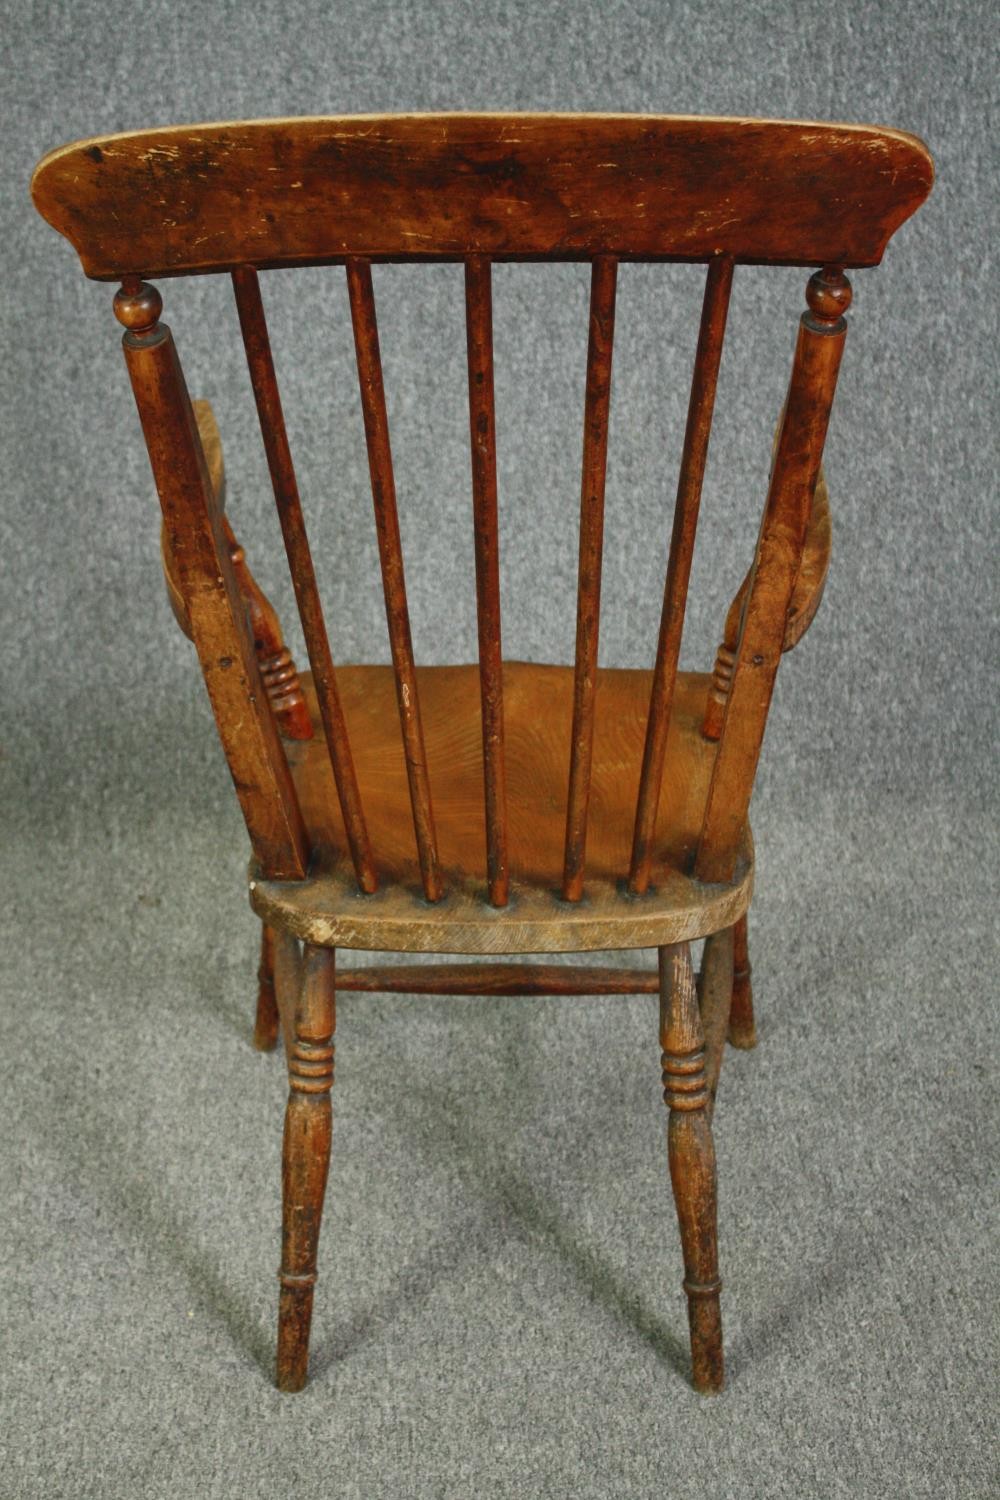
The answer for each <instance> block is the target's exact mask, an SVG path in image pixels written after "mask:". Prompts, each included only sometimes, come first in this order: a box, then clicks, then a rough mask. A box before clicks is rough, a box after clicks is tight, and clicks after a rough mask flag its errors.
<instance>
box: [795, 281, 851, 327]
mask: <svg viewBox="0 0 1000 1500" xmlns="http://www.w3.org/2000/svg"><path fill="white" fill-rule="evenodd" d="M853 295H854V293H853V291H852V290H851V283H850V282H849V281H848V279H847V277H846V276H845V275H844V273H843V271H841V270H840V268H839V267H838V266H824V267H823V269H822V271H816V272H815V273H814V274H813V275H812V276H810V278H809V284H808V286H807V287H806V301H807V302H808V304H809V311H810V312H811V313H812V315H813V317H814V318H815V319H816V320H817V322H819V323H824V324H829V325H830V326H833V325H835V324H837V323H839V322H840V319H841V318H842V317H843V316H844V313H845V312H846V311H847V309H848V308H849V307H850V305H851V298H852V297H853Z"/></svg>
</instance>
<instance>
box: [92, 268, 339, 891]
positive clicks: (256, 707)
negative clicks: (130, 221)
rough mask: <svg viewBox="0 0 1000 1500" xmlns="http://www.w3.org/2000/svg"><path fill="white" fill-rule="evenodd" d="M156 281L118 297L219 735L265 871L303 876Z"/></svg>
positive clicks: (294, 819)
mask: <svg viewBox="0 0 1000 1500" xmlns="http://www.w3.org/2000/svg"><path fill="white" fill-rule="evenodd" d="M160 305H161V304H160V298H159V294H158V293H157V292H156V291H155V289H154V288H152V287H148V286H141V285H130V286H129V287H128V288H123V289H122V291H120V292H119V293H118V296H117V297H116V299H115V311H116V313H117V315H118V318H119V321H121V322H122V323H123V324H124V325H125V329H126V331H125V334H124V336H123V338H122V348H123V350H124V353H125V363H126V365H127V366H128V372H129V378H130V380H131V382H132V391H133V394H134V395H135V402H136V406H137V407H138V410H139V418H140V420H141V422H142V430H143V436H144V437H145V439H146V447H147V450H148V453H149V461H150V465H151V467H152V470H153V477H154V479H155V481H156V488H157V493H158V495H159V497H160V506H161V509H162V512H163V521H164V525H165V526H166V529H167V537H168V545H169V549H170V553H171V555H172V557H173V558H174V560H175V563H176V578H177V585H178V588H179V590H180V594H181V597H182V599H183V602H184V610H185V615H186V617H187V619H188V620H189V621H190V625H191V634H192V639H193V640H194V644H195V649H196V651H197V653H198V659H199V661H200V663H201V669H202V674H203V676H204V679H205V686H206V688H207V689H208V695H209V698H210V700H211V703H212V709H213V712H214V714H215V721H216V725H217V728H218V731H219V738H220V740H221V741H222V747H223V750H224V751H225V755H226V760H227V762H228V764H229V770H230V773H231V775H232V778H233V785H234V786H235V788H236V795H237V797H238V798H239V801H240V806H241V808H242V810H243V816H244V819H245V821H246V825H247V831H248V832H249V834H250V842H251V845H252V847H253V850H254V854H255V856H256V858H257V860H258V861H259V863H260V866H261V869H262V870H266V871H267V872H268V873H269V874H270V875H272V876H276V877H278V878H279V879H281V878H284V879H291V880H301V879H302V877H303V876H304V875H305V873H306V869H307V866H308V861H309V843H308V839H307V837H306V831H305V826H304V824H303V822H302V817H301V814H300V812H299V807H298V802H297V800H296V796H295V789H294V787H293V785H292V781H291V777H290V776H289V772H288V766H287V763H286V761H285V755H284V751H283V750H282V744H281V740H280V739H279V738H278V733H277V730H276V728H275V724H274V720H273V718H272V716H271V711H270V708H269V707H268V703H267V698H266V695H265V692H264V688H263V684H262V683H261V680H260V672H259V669H258V666H257V659H256V656H255V654H254V647H253V640H252V638H251V635H250V629H249V625H248V622H247V618H246V614H245V611H244V606H243V601H242V599H241V597H240V593H239V589H238V587H237V583H236V578H235V574H234V572H233V565H232V560H231V558H230V555H229V547H228V544H227V542H226V538H225V535H224V532H223V527H222V516H221V512H220V511H219V510H218V509H217V508H216V506H215V501H214V496H213V492H212V484H211V479H210V476H209V472H208V467H207V464H206V462H205V455H204V453H203V451H202V447H201V442H200V440H199V437H198V428H197V424H196V422H195V417H194V412H193V410H192V407H191V401H190V398H189V396H188V391H187V386H186V384H185V381H184V375H183V372H182V371H181V367H180V361H179V360H178V358H177V353H176V350H175V347H174V341H173V338H172V336H171V333H170V329H169V328H168V327H167V326H166V324H164V323H160V322H159V321H158V319H159V312H160Z"/></svg>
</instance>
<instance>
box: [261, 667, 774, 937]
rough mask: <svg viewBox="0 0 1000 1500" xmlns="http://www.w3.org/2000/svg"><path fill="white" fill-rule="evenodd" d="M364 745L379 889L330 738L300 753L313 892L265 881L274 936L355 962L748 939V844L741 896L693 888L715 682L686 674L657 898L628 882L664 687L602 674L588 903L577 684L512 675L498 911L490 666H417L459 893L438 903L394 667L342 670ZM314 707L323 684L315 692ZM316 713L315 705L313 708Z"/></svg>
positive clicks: (545, 675)
mask: <svg viewBox="0 0 1000 1500" xmlns="http://www.w3.org/2000/svg"><path fill="white" fill-rule="evenodd" d="M338 677H339V681H340V689H341V694H342V698H343V703H344V712H345V714H346V717H347V720H348V723H349V725H350V728H351V736H352V741H353V743H354V744H355V745H356V746H357V753H356V766H357V774H358V783H359V786H360V788H361V795H362V797H363V799H364V803H365V807H366V808H368V809H369V810H370V813H369V818H370V823H369V828H370V833H371V839H372V848H373V851H374V858H375V862H376V865H377V867H378V869H379V873H380V876H381V880H380V886H379V890H378V891H377V892H376V893H375V894H374V895H372V896H368V897H365V898H364V899H362V898H360V897H359V895H358V891H357V885H356V883H355V881H354V877H353V871H352V868H351V865H350V861H349V858H348V857H347V854H346V841H345V835H344V831H343V823H342V819H341V816H340V811H339V805H338V802H337V798H336V796H335V794H334V789H333V782H332V776H331V772H330V766H329V760H328V758H327V757H326V756H325V754H324V753H323V745H322V740H321V739H319V738H314V739H313V740H308V741H302V742H301V743H297V744H289V745H287V746H286V749H287V753H288V759H289V764H290V766H291V769H292V776H293V779H294V781H295V786H296V789H297V792H298V797H299V804H300V806H301V808H302V814H303V817H304V819H305V821H306V826H307V827H308V829H309V838H310V843H311V846H312V849H313V856H314V859H313V866H312V869H311V871H310V878H309V880H308V881H304V882H301V883H292V882H274V881H267V880H264V879H262V878H261V877H260V876H259V875H256V874H255V875H254V882H253V889H252V891H251V900H252V902H253V905H254V908H255V910H256V911H257V912H258V913H259V915H260V916H261V917H262V918H263V919H264V920H265V921H266V922H268V923H270V924H272V925H275V926H282V927H285V928H287V929H288V930H289V931H291V932H294V933H295V934H296V936H298V937H300V938H303V939H305V940H307V941H309V942H317V943H328V944H332V945H336V946H337V947H344V948H371V949H381V950H394V951H410V952H442V953H543V952H549V953H557V952H572V951H582V950H585V949H597V948H629V947H656V946H659V945H660V944H662V943H663V942H671V943H672V942H681V941H684V940H685V939H687V938H689V937H690V938H694V937H701V936H704V935H705V933H708V932H713V931H716V930H717V929H718V928H720V927H728V926H731V925H732V923H733V922H735V921H736V920H737V918H738V917H739V916H740V915H741V913H742V912H743V911H744V910H745V909H746V906H747V904H748V903H749V899H750V890H751V882H752V859H751V854H750V845H749V840H748V839H747V840H746V841H745V842H744V844H743V846H742V849H741V853H740V858H739V861H738V865H737V871H736V874H735V876H734V878H733V879H732V881H730V882H727V883H724V884H718V885H701V884H699V883H698V882H696V881H694V880H692V879H691V878H690V876H689V875H688V873H687V870H688V868H689V866H690V864H691V861H692V858H693V856H694V852H695V849H696V847H697V843H698V835H699V832H700V829H701V822H702V815H703V811H704V805H705V798H706V796H707V792H708V786H709V782H710V779H711V773H712V766H713V763H714V760H715V755H716V748H717V747H716V746H715V744H713V743H712V742H711V741H709V740H706V739H705V738H704V736H703V735H702V733H701V720H702V716H703V713H704V708H705V698H706V693H707V689H708V682H709V679H708V677H707V676H706V675H701V674H694V673H681V674H680V675H679V676H678V680H677V688H676V692H675V697H674V713H673V718H672V726H671V733H670V735H669V737H668V743H667V754H666V768H665V774H664V790H663V795H662V797H661V799H660V807H659V812H658V821H657V829H656V839H655V841H654V842H655V848H656V857H655V859H654V863H653V879H652V883H651V888H650V890H649V891H648V892H647V894H646V895H645V896H643V897H642V898H641V899H636V898H634V897H632V896H630V895H629V894H628V893H627V891H626V888H625V883H624V878H625V875H626V873H627V870H628V855H629V848H630V843H631V836H632V817H633V813H634V809H635V794H636V788H637V785H638V781H639V769H640V765H641V762H642V749H643V742H644V735H645V721H646V709H647V706H648V703H649V688H650V681H651V674H650V673H649V672H646V671H633V670H613V669H602V670H601V671H599V672H598V680H597V692H596V706H595V729H594V750H593V780H592V787H591V833H590V839H589V842H588V859H587V879H586V881H585V883H584V889H583V896H582V899H581V900H580V901H578V902H567V901H564V900H563V899H562V898H561V895H560V882H561V875H562V857H563V835H564V831H565V809H566V781H567V759H566V746H567V744H568V741H569V733H570V725H571V722H572V716H573V669H572V668H571V667H568V666H539V665H534V664H531V663H526V662H505V663H504V675H503V696H504V707H505V714H506V744H507V777H508V797H509V820H508V836H509V851H510V871H511V886H510V900H509V903H508V905H507V906H506V907H504V908H495V907H491V906H489V905H488V903H487V900H486V895H487V891H486V873H485V868H484V861H483V758H482V756H483V752H482V731H481V720H480V698H479V672H478V669H477V668H476V667H475V666H458V667H418V668H417V678H418V685H419V690H420V701H421V704H422V706H423V712H424V735H425V740H426V747H427V765H428V773H429V776H430V782H431V789H432V794H433V798H434V809H435V820H436V827H437V835H438V849H439V855H440V864H441V870H442V876H443V883H444V895H443V897H442V899H441V900H440V901H437V902H434V903H433V904H432V903H429V902H427V901H425V900H424V899H423V896H422V894H421V879H420V864H419V860H418V856H417V849H416V844H415V840H414V835H413V824H412V821H411V818H410V804H409V789H408V782H407V774H406V763H405V757H404V754H403V749H402V744H401V741H400V734H399V721H398V717H397V714H396V696H395V687H394V683H393V674H392V669H391V668H390V667H388V666H345V667H341V668H340V669H339V673H338ZM303 688H304V691H305V693H306V697H307V699H308V700H309V701H310V703H314V699H313V690H312V684H311V681H310V679H309V678H308V676H304V677H303ZM314 712H315V707H314Z"/></svg>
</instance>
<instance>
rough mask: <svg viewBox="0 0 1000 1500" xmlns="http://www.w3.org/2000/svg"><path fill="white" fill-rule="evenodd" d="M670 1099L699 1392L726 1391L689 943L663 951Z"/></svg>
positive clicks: (673, 1175) (663, 1031)
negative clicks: (724, 1388) (723, 1386)
mask: <svg viewBox="0 0 1000 1500" xmlns="http://www.w3.org/2000/svg"><path fill="white" fill-rule="evenodd" d="M659 960H660V1046H661V1047H662V1049H663V1097H664V1100H665V1101H666V1103H667V1105H668V1106H669V1108H670V1123H669V1126H668V1132H667V1146H668V1154H669V1158H670V1179H671V1182H672V1183H673V1189H674V1202H675V1204H676V1206H677V1218H678V1222H679V1224H680V1231H681V1248H682V1250H683V1253H684V1291H685V1292H686V1293H687V1299H688V1322H689V1323H690V1327H691V1374H692V1379H693V1382H694V1386H695V1389H696V1390H698V1391H704V1392H711V1391H718V1390H721V1389H722V1381H723V1366H722V1316H721V1313H720V1310H719V1292H720V1290H721V1287H722V1283H721V1281H720V1280H719V1252H718V1243H717V1237H716V1180H715V1146H714V1144H713V1141H712V1127H711V1124H710V1119H709V1113H710V1098H711V1095H710V1091H709V1085H708V1079H707V1077H706V1069H705V1042H704V1036H703V1033H702V1024H701V1014H700V1012H699V1009H698V996H697V991H696V988H695V978H694V972H693V970H692V967H691V950H690V947H689V945H688V944H687V943H678V944H676V945H674V946H673V947H669V948H661V949H660V950H659Z"/></svg>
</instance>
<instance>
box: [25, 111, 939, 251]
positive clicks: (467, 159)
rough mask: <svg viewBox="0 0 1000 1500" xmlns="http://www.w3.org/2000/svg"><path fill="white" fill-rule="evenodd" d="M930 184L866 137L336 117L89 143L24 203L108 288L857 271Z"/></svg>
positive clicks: (562, 120)
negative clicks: (599, 260)
mask: <svg viewBox="0 0 1000 1500" xmlns="http://www.w3.org/2000/svg"><path fill="white" fill-rule="evenodd" d="M932 178H933V167H932V164H931V159H930V156H929V154H928V152H927V149H926V147H925V146H924V145H923V143H922V142H921V141H919V140H917V138H916V137H915V136H911V135H906V134H905V133H903V132H902V131H897V130H886V129H881V128H878V127H874V126H867V125H830V124H819V123H814V122H799V121H781V120H778V121H775V120H746V119H714V118H710V117H700V116H660V115H599V114H593V115H587V114H580V115H568V114H567V115H559V114H552V115H530V114H518V115H477V114H445V115H398V116H379V115H354V116H351V115H346V116H340V117H333V118H313V119H286V120H255V121H248V122H241V121H235V122H230V123H225V124H204V125H180V126H173V127H170V128H166V129H160V130H145V131H137V132H133V133H128V134H122V135H104V136H95V137H93V138H92V139H89V140H84V141H77V142H75V143H73V144H72V145H69V146H63V147H61V148H60V149H58V150H56V151H53V152H50V153H49V155H48V156H46V157H45V158H44V159H43V161H42V162H41V163H40V164H39V166H38V168H37V170H36V172H35V177H34V181H33V186H32V191H33V194H34V199H35V204H36V206H37V208H38V211H39V213H41V214H42V216H43V217H44V218H46V219H48V221H49V223H50V224H52V225H53V226H54V227H55V228H56V229H58V230H59V232H60V233H61V234H64V235H65V236H66V238H67V239H69V240H70V241H71V242H72V244H73V245H74V246H75V248H76V250H77V252H78V254H79V255H80V258H81V260H82V262H83V267H84V270H85V271H86V272H87V274H88V276H93V277H97V278H104V279H112V278H116V277H120V276H122V275H123V274H125V273H127V272H132V273H135V274H137V275H141V276H168V275H176V274H180V273H185V272H206V271H220V270H230V269H232V268H233V267H234V266H238V265H242V264H253V265H256V266H260V267H264V266H269V265H302V264H315V263H319V262H323V261H335V260H338V259H342V258H344V257H346V256H350V255H365V256H369V257H371V258H373V259H394V260H398V259H404V260H423V259H432V260H433V259H448V258H460V257H464V256H466V255H471V254H478V255H489V256H492V257H493V258H495V259H502V258H515V259H518V258H524V257H529V258H530V257H535V256H538V257H545V258H550V259H558V258H564V259H565V258H569V259H579V258H583V259H588V258H590V257H591V256H593V255H595V254H607V255H615V256H617V257H619V258H621V259H627V258H629V257H637V258H640V259H658V258H676V259H682V260H684V259H687V260H698V259H707V258H710V257H711V256H714V255H717V254H727V255H731V256H733V257H734V258H735V259H736V260H740V261H764V262H772V263H776V264H777V263H782V264H792V265H810V266H814V265H820V264H822V263H832V264H835V265H841V266H861V265H874V264H877V263H878V261H879V260H881V258H882V253H883V251H884V249H885V245H886V242H887V240H888V239H889V236H890V235H891V234H892V233H893V231H894V230H895V229H896V228H898V226H899V225H900V224H901V223H902V222H903V220H904V219H906V218H908V217H909V215H910V214H911V213H912V212H913V211H914V209H915V208H916V207H917V205H918V204H919V203H920V202H921V201H922V199H923V198H924V197H926V195H927V192H928V190H929V188H930V184H931V181H932Z"/></svg>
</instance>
